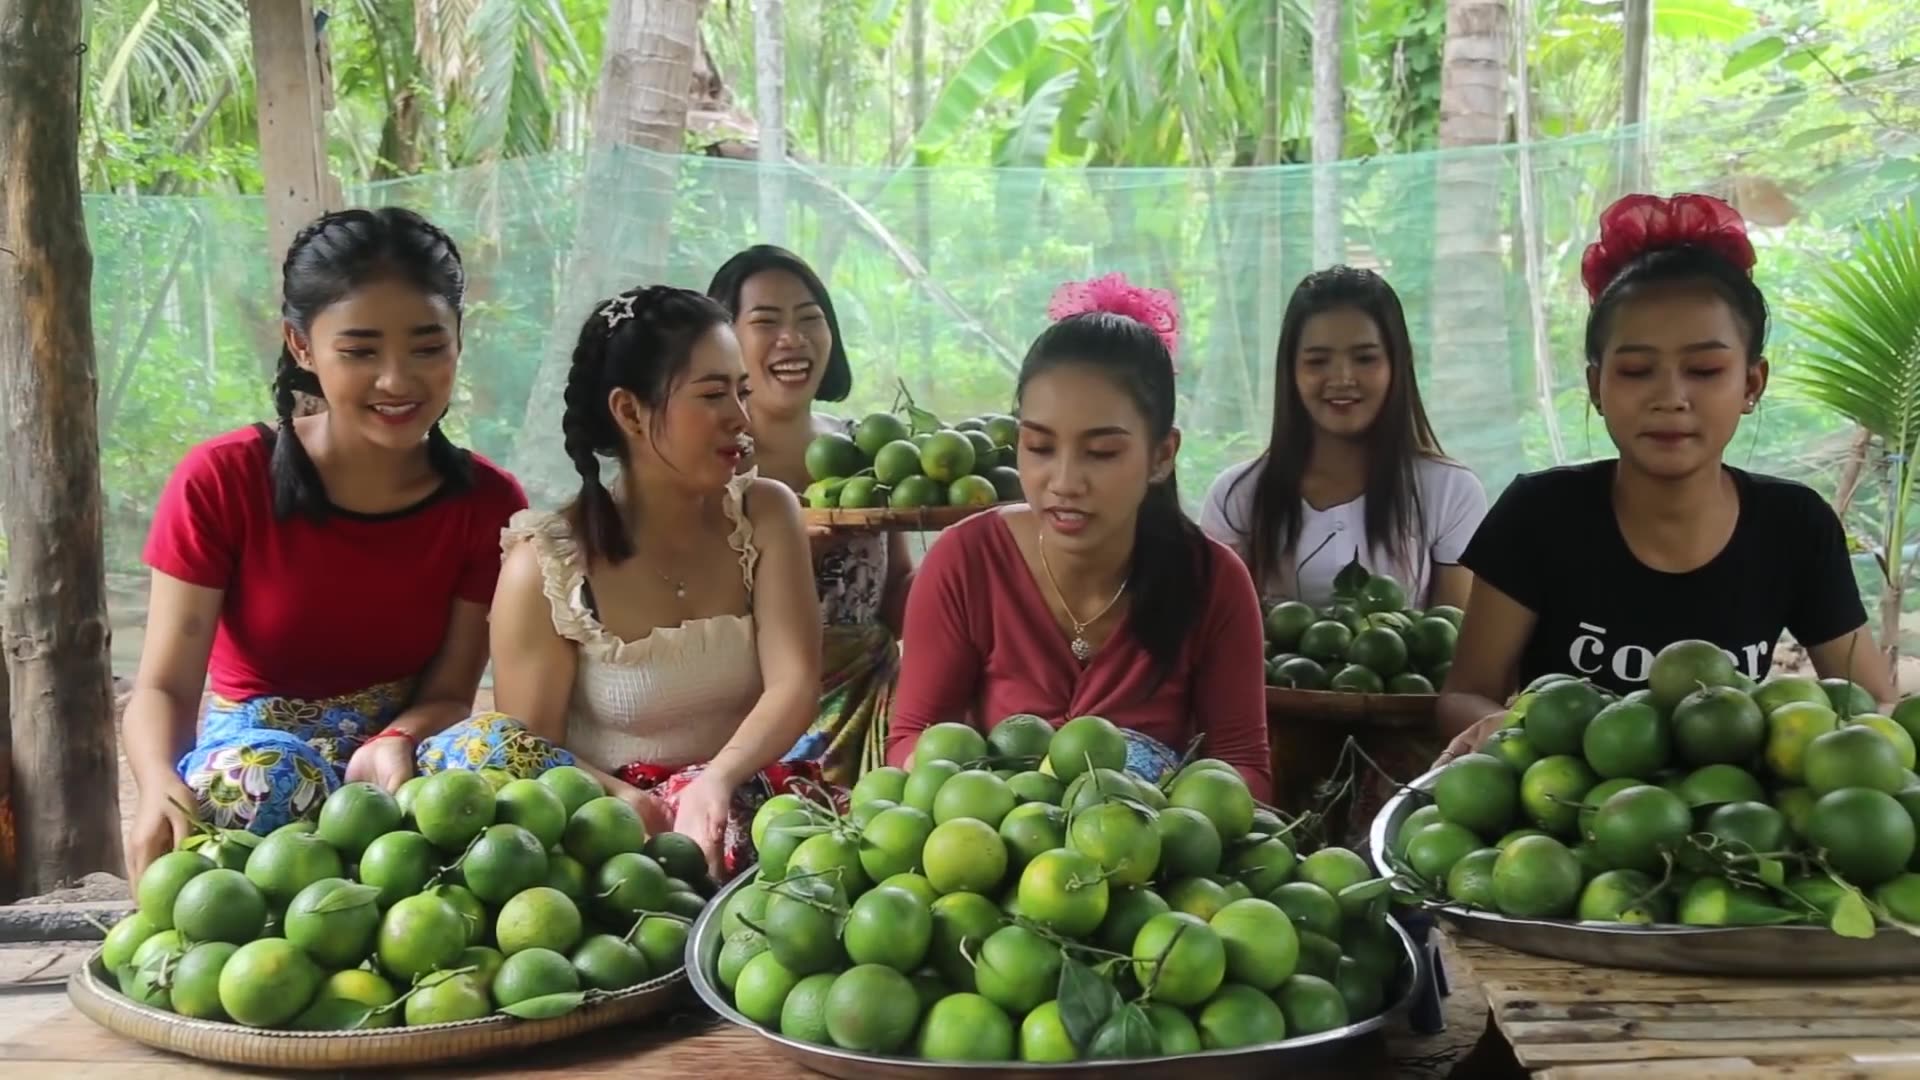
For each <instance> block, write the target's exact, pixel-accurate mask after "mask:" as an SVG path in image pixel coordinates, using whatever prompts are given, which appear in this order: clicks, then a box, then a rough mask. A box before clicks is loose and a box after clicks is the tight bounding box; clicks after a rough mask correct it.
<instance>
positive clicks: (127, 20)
mask: <svg viewBox="0 0 1920 1080" xmlns="http://www.w3.org/2000/svg"><path fill="white" fill-rule="evenodd" d="M90 26H91V34H90V37H91V39H92V40H91V41H90V42H89V49H88V56H89V63H90V67H91V71H90V72H89V82H90V83H91V92H92V94H93V97H94V100H95V101H98V102H113V101H115V100H117V99H118V98H119V97H120V95H121V94H123V93H124V94H126V95H127V96H128V98H129V99H130V100H131V101H132V102H133V103H135V111H136V112H142V111H146V109H148V108H152V109H157V110H165V111H177V110H190V109H195V108H202V107H205V106H206V104H207V103H209V102H211V101H212V100H214V99H215V98H216V97H217V96H219V94H220V93H221V90H222V88H223V87H225V86H227V85H228V84H229V83H230V82H231V83H241V82H244V81H246V80H247V79H248V78H249V77H250V76H249V73H250V72H251V70H252V51H251V49H250V48H249V47H248V46H247V40H248V39H247V35H248V26H247V5H246V3H245V0H166V2H162V0H101V2H99V3H95V4H94V5H93V10H92V12H91V15H90Z"/></svg>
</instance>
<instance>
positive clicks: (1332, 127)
mask: <svg viewBox="0 0 1920 1080" xmlns="http://www.w3.org/2000/svg"><path fill="white" fill-rule="evenodd" d="M1345 8H1346V0H1314V2H1313V165H1314V169H1313V261H1314V264H1315V265H1316V266H1331V265H1332V264H1334V263H1337V262H1344V261H1346V260H1345V258H1344V256H1343V249H1344V248H1345V246H1346V242H1345V239H1344V237H1343V233H1342V229H1341V220H1340V217H1341V211H1340V179H1341V178H1340V175H1339V173H1338V171H1337V170H1336V169H1334V167H1333V164H1334V162H1337V161H1339V160H1340V158H1341V156H1342V154H1343V151H1344V150H1345V147H1346V142H1347V99H1346V95H1345V93H1343V92H1342V90H1341V85H1340V16H1341V14H1342V12H1343V11H1344V9H1345Z"/></svg>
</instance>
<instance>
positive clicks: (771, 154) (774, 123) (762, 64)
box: [753, 0, 787, 245]
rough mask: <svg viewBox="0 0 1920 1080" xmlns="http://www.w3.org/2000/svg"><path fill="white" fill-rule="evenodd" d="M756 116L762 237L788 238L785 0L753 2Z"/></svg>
mask: <svg viewBox="0 0 1920 1080" xmlns="http://www.w3.org/2000/svg"><path fill="white" fill-rule="evenodd" d="M753 114H754V119H755V120H756V121H757V122H758V125H759V128H760V173H759V176H758V177H757V184H756V187H758V189H759V194H760V240H761V242H762V243H767V244H781V245H785V244H786V242H787V192H786V184H785V182H784V181H785V179H786V177H785V174H784V172H783V169H784V167H785V165H786V163H787V13H786V5H785V4H784V3H782V0H754V5H753Z"/></svg>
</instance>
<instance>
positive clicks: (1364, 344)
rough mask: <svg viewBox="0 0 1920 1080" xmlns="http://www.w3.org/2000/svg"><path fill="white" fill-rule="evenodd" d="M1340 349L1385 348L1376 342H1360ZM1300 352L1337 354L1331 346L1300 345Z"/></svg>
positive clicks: (1355, 350) (1357, 350) (1349, 350)
mask: <svg viewBox="0 0 1920 1080" xmlns="http://www.w3.org/2000/svg"><path fill="white" fill-rule="evenodd" d="M1342 348H1345V349H1346V350H1347V351H1348V352H1359V351H1360V350H1362V349H1384V348H1386V346H1384V345H1382V344H1380V343H1379V342H1377V341H1361V342H1356V343H1354V344H1352V345H1346V346H1342ZM1300 351H1301V352H1311V353H1321V352H1324V353H1330V352H1337V351H1339V350H1338V349H1335V348H1334V347H1333V346H1332V345H1302V346H1301V347H1300Z"/></svg>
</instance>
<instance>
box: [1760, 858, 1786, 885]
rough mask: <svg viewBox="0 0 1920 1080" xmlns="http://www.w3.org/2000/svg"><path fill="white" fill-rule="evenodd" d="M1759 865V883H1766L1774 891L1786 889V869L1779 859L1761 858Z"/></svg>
mask: <svg viewBox="0 0 1920 1080" xmlns="http://www.w3.org/2000/svg"><path fill="white" fill-rule="evenodd" d="M1759 865H1760V880H1761V881H1764V882H1766V883H1767V884H1768V885H1770V886H1772V887H1773V888H1776V889H1784V888H1786V886H1787V868H1786V867H1785V866H1784V865H1782V864H1781V862H1780V860H1779V859H1770V858H1767V857H1765V856H1762V857H1761V858H1760V862H1759Z"/></svg>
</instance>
